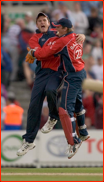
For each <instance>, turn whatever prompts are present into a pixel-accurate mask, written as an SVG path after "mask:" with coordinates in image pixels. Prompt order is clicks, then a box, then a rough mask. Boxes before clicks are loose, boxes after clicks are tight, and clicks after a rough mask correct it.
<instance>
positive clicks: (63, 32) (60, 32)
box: [56, 25, 67, 37]
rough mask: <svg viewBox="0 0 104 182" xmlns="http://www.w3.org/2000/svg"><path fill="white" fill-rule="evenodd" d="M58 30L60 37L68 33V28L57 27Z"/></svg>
mask: <svg viewBox="0 0 104 182" xmlns="http://www.w3.org/2000/svg"><path fill="white" fill-rule="evenodd" d="M56 30H57V32H58V36H59V37H60V36H62V35H65V34H66V33H67V28H66V27H65V28H63V27H62V26H61V25H60V26H58V27H56Z"/></svg>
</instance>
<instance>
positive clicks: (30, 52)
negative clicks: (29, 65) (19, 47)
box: [27, 47, 36, 58]
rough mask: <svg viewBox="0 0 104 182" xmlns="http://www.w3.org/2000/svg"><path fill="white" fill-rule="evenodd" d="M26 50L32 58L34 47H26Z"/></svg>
mask: <svg viewBox="0 0 104 182" xmlns="http://www.w3.org/2000/svg"><path fill="white" fill-rule="evenodd" d="M27 50H28V54H29V55H30V57H31V58H33V52H35V51H36V50H35V49H30V48H29V47H27Z"/></svg>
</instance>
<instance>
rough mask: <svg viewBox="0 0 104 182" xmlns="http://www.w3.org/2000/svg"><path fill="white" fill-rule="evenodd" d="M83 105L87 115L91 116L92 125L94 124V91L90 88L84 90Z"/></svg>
mask: <svg viewBox="0 0 104 182" xmlns="http://www.w3.org/2000/svg"><path fill="white" fill-rule="evenodd" d="M83 105H84V108H85V110H86V113H85V117H87V118H90V120H91V125H92V126H93V125H94V122H95V106H94V99H93V92H91V91H89V90H86V91H84V97H83ZM89 123H90V122H89Z"/></svg>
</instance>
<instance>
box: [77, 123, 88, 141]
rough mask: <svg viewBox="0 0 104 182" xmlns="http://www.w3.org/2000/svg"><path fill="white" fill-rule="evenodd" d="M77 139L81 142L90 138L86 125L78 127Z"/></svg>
mask: <svg viewBox="0 0 104 182" xmlns="http://www.w3.org/2000/svg"><path fill="white" fill-rule="evenodd" d="M79 138H80V139H81V140H82V141H85V140H88V139H89V138H90V135H89V133H88V131H87V128H86V125H85V124H84V125H83V126H80V127H79Z"/></svg>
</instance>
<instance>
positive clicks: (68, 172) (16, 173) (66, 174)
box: [1, 168, 103, 181]
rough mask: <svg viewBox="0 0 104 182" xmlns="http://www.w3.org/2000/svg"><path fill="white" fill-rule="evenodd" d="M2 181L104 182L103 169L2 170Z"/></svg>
mask: <svg viewBox="0 0 104 182" xmlns="http://www.w3.org/2000/svg"><path fill="white" fill-rule="evenodd" d="M1 180H2V181H103V168H40V169H37V168H1Z"/></svg>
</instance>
